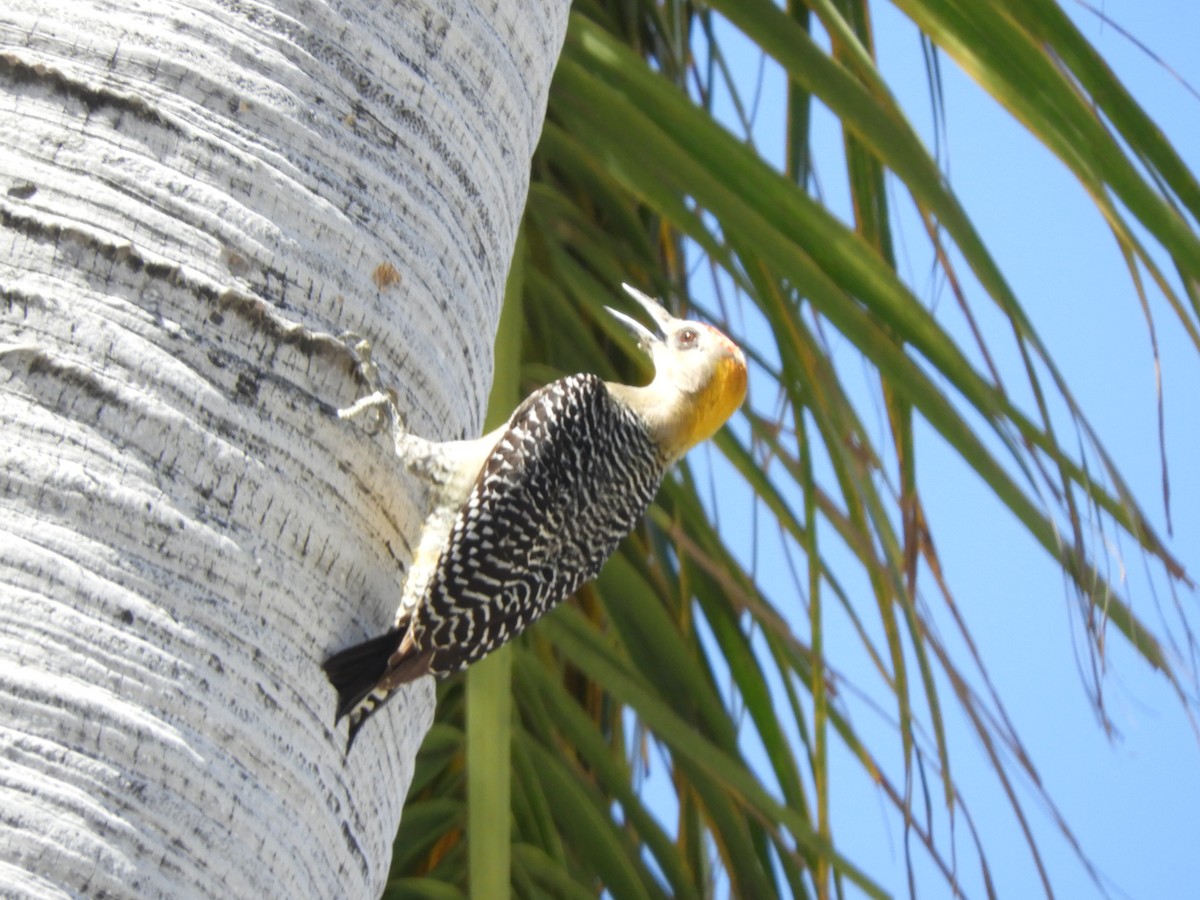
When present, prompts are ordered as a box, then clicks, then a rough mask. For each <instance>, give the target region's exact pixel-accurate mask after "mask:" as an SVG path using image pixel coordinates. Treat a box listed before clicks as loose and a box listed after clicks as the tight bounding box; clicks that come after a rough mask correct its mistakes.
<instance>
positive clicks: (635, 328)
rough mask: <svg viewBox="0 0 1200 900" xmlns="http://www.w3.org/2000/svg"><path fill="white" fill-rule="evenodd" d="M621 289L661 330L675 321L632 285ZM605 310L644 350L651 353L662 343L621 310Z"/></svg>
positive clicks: (608, 308) (609, 308) (654, 301)
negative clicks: (652, 349)
mask: <svg viewBox="0 0 1200 900" xmlns="http://www.w3.org/2000/svg"><path fill="white" fill-rule="evenodd" d="M621 287H623V288H624V289H625V293H627V294H628V295H629V296H630V297H632V298H633V299H634V300H636V301H637V302H638V303H639V304H641V307H642V309H644V310H646V312H648V313H649V314H650V317H651V318H652V319H654V321H655V322H657V323H658V327H659V328H660V329H661V330H663V331H665V330H666V327H667V325H668V324H670V323H671V322H672V321H674V317H673V316H672V315H671V314H670V313H669V312H667V311H666V310H665V309H663V308H662V307H661V306H660V305H659V304H658V302H657V301H656V300H654V299H652V298H651V297H647V296H646V295H645V294H643V293H642V292H641V291H639V290H638V289H637V288H635V287H633V286H632V285H628V284H622V285H621ZM604 308H605V309H606V310H608V311H609V312H610V313H611V314H612V315H613V316H615V317H616V319H617V321H619V322H620V323H621V324H622V325H624V326H625V327H626V328H628V329H629V330H630V331H631V332H633V336H634V337H635V338H637V342H638V346H639V347H641V348H642V350H644V351H646V352H647V353H649V352H650V350H651V348H652V347H654V345H655V344H661V343H662V339H661V338H659V337H658V336H657V335H655V334H654V332H652V331H651V330H650V329H649V328H647V327H646V326H645V325H643V324H642V323H641V322H639V321H637V320H636V319H632V318H630V317H629V316H627V315H625V313H623V312H621V311H620V310H616V309H613V308H612V307H611V306H606V307H604Z"/></svg>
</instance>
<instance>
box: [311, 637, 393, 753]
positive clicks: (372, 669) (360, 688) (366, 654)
mask: <svg viewBox="0 0 1200 900" xmlns="http://www.w3.org/2000/svg"><path fill="white" fill-rule="evenodd" d="M403 637H404V635H403V633H402V632H401V630H400V629H398V628H393V629H392V630H391V631H389V632H387V634H381V635H380V636H379V637H374V638H371V639H370V640H368V641H363V642H362V643H361V644H355V645H354V646H353V647H347V648H346V649H345V650H339V651H338V652H337V653H335V654H333V656H331V657H329V659H327V660H325V662H324V663H322V664H321V668H322V669H324V670H325V674H326V676H328V678H329V681H330V683H331V684H332V685H333V686H334V688H335V689H336V690H337V694H338V705H337V713H336V717H335V719H334V721H335V722H340V721H341V720H342V718H343V717H344V716H345V715H346V714H347V713H349V712H350V710H352V709H354V707H356V706H358V704H359V703H361V702H362V700H363V698H364V697H366V696H367V694H369V693H371V691H373V690H374V689H375V687H376V685H378V684H379V679H381V678H382V677H383V675H384V673H385V672H387V668H388V658H389V657H390V656H391V655H392V654H393V653H395V652H396V650H397V648H399V646H400V641H401V639H402V638H403ZM353 730H356V729H352V731H353ZM351 740H353V734H351Z"/></svg>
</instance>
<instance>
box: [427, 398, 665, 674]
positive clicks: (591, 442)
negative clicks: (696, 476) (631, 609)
mask: <svg viewBox="0 0 1200 900" xmlns="http://www.w3.org/2000/svg"><path fill="white" fill-rule="evenodd" d="M662 476H663V465H662V462H661V460H660V458H659V452H658V449H657V447H656V446H655V445H654V443H653V441H652V440H651V439H650V436H649V434H648V433H647V431H646V427H645V424H644V423H643V422H642V421H641V419H640V418H638V417H637V416H636V415H635V414H634V413H633V412H632V411H630V410H629V409H628V408H627V407H626V406H625V405H624V404H622V403H621V402H619V401H618V400H616V399H615V398H614V397H613V396H612V394H611V393H610V392H609V390H608V388H607V387H606V386H605V384H604V382H603V381H602V380H601V379H600V378H598V377H596V376H595V375H575V376H572V377H569V378H564V379H561V380H560V381H556V382H554V383H553V384H550V385H547V386H546V387H545V388H543V389H541V390H540V391H538V392H536V393H535V394H533V395H532V396H530V397H529V398H528V399H527V400H526V402H525V403H523V404H522V405H521V407H519V408H518V409H517V411H516V412H515V413H514V414H513V416H512V418H511V419H510V420H509V425H508V429H507V430H506V431H505V432H504V434H503V436H502V437H501V438H500V440H499V441H498V442H497V444H496V447H495V449H494V450H493V451H492V455H491V457H490V458H489V459H488V461H487V463H486V464H485V465H484V467H483V471H482V472H481V473H480V475H479V480H478V481H477V482H476V484H475V488H474V490H473V491H472V492H471V496H470V498H469V499H468V500H467V503H466V504H465V505H464V506H463V507H462V509H461V510H460V511H459V514H458V517H457V519H456V520H455V522H454V525H453V527H452V529H451V532H450V538H449V540H448V541H447V544H446V548H445V550H444V551H443V553H442V557H441V560H440V561H439V564H438V567H437V570H436V572H435V574H434V576H433V579H432V580H431V582H430V585H429V590H428V593H427V596H426V599H425V601H424V603H422V604H421V606H420V608H419V609H418V610H417V613H416V616H415V621H414V623H413V626H412V630H413V644H414V649H417V650H423V651H433V657H432V660H431V665H430V670H431V671H432V672H434V673H435V674H448V673H450V672H456V671H458V670H460V669H463V668H465V667H466V666H468V665H470V664H471V663H472V662H475V661H476V660H478V659H480V658H481V657H483V656H485V655H487V654H488V653H490V652H491V651H492V650H494V649H496V648H497V647H499V646H500V645H501V644H503V643H505V642H506V641H508V640H510V639H511V638H513V637H515V636H516V635H518V634H520V633H521V632H522V631H524V630H525V629H526V628H527V627H528V626H529V625H530V624H531V623H533V622H534V621H535V620H537V619H538V618H539V617H540V616H542V615H543V614H544V613H545V612H547V611H548V610H549V609H550V608H551V607H553V606H554V605H555V604H557V603H559V602H561V601H562V600H563V599H564V598H566V597H568V596H570V595H571V594H572V593H574V592H575V590H576V589H578V588H579V587H580V586H581V585H583V584H584V583H585V582H587V581H590V580H591V579H593V578H595V577H596V575H597V574H599V572H600V569H601V567H602V566H603V565H604V562H605V560H607V559H608V557H609V556H611V555H612V553H613V551H614V550H615V549H616V548H617V545H618V544H619V543H620V541H621V539H622V538H623V537H625V535H627V534H629V532H630V531H632V530H633V528H634V527H635V526H636V525H637V523H638V520H639V519H640V518H641V517H642V515H643V514H644V513H645V511H646V508H647V507H648V506H649V505H650V502H651V501H652V500H653V499H654V495H655V493H656V492H657V491H658V487H659V484H660V482H661V481H662Z"/></svg>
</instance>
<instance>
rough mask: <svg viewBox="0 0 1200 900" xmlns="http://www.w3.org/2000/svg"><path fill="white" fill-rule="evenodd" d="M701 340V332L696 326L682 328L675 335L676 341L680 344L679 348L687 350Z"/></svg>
mask: <svg viewBox="0 0 1200 900" xmlns="http://www.w3.org/2000/svg"><path fill="white" fill-rule="evenodd" d="M699 340H700V332H698V331H697V330H696V329H695V328H681V329H680V330H679V332H678V333H677V334H676V335H675V343H676V344H678V345H679V349H681V350H687V349H689V348H691V347H695V346H696V343H697V341H699Z"/></svg>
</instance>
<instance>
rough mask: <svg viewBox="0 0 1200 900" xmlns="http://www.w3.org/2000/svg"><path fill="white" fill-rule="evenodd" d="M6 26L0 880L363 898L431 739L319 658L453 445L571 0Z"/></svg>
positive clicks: (17, 14)
mask: <svg viewBox="0 0 1200 900" xmlns="http://www.w3.org/2000/svg"><path fill="white" fill-rule="evenodd" d="M4 7H5V8H4V10H3V11H2V12H0V248H2V249H0V294H2V297H3V303H2V304H0V461H2V471H0V895H2V896H6V897H8V896H56V895H65V896H137V897H186V896H205V895H206V896H219V897H264V896H265V897H275V896H280V897H282V896H287V897H369V896H375V895H378V894H379V893H380V891H381V889H382V887H383V884H384V880H385V878H386V874H387V867H388V862H389V858H390V850H391V846H390V845H391V839H392V836H393V835H394V833H395V829H396V826H397V823H398V821H399V818H400V813H401V807H402V804H403V800H404V796H405V793H406V791H407V789H408V784H409V781H410V779H411V775H412V760H413V755H414V753H415V751H416V748H417V746H418V744H419V742H420V740H421V738H422V737H423V735H424V733H425V731H426V729H427V728H428V726H429V723H430V720H431V716H432V707H433V694H432V687H431V684H430V683H429V681H428V680H425V681H424V682H422V683H419V684H417V685H415V686H413V688H412V689H411V690H410V691H409V692H408V693H407V694H406V695H405V696H403V697H399V698H397V699H396V700H395V701H394V702H393V704H392V705H391V708H390V709H389V710H388V711H386V712H385V713H383V714H381V715H380V716H378V717H377V718H376V720H375V721H374V722H372V726H371V728H369V729H368V730H366V731H364V733H363V735H362V737H360V738H359V740H358V742H357V744H356V745H355V748H354V754H353V755H352V756H351V757H350V758H349V761H346V760H345V759H344V758H343V751H344V745H345V726H344V724H343V726H342V727H340V728H337V729H335V728H334V727H333V722H332V712H333V708H334V695H333V691H332V689H331V688H330V686H329V685H328V683H327V682H326V681H325V679H324V677H323V675H322V673H321V671H320V669H319V667H318V665H319V662H320V660H321V659H322V658H323V657H324V656H325V655H326V654H327V653H328V652H329V651H331V650H333V649H336V648H339V647H342V646H345V645H346V644H348V643H350V642H352V641H356V640H360V639H362V638H363V637H365V636H367V635H369V634H372V633H377V632H378V631H379V629H381V628H382V627H384V626H385V625H386V624H387V623H388V622H389V620H390V617H391V614H392V612H393V611H394V608H395V605H396V602H397V599H398V596H399V584H400V580H401V579H402V577H403V567H404V565H405V563H406V562H407V559H408V556H409V553H410V548H411V547H412V546H413V544H414V542H415V539H416V533H417V529H418V526H419V521H420V515H421V513H422V510H421V508H420V506H421V494H420V491H419V490H418V488H417V487H416V486H415V485H413V484H410V483H408V482H406V481H405V480H403V479H402V478H401V473H400V472H398V471H397V467H396V465H395V462H394V460H393V459H390V458H389V443H388V442H386V441H385V440H384V438H383V436H382V435H379V436H374V437H373V436H372V435H370V434H368V433H366V432H365V431H364V430H363V429H362V428H361V427H360V426H358V425H356V424H350V423H346V422H342V421H339V420H337V419H336V418H335V417H333V416H332V415H331V410H332V409H334V408H336V407H337V406H341V405H347V404H349V403H350V402H352V401H353V400H354V399H355V397H356V396H357V395H359V394H361V393H363V392H364V391H365V385H364V384H363V382H362V378H361V369H360V368H358V367H356V365H355V360H354V357H353V355H352V354H351V353H350V352H349V351H348V350H347V348H346V345H345V344H344V343H343V342H342V341H339V340H337V339H335V338H333V337H330V335H338V334H340V333H342V332H346V331H353V332H357V333H358V334H360V335H362V336H364V337H366V338H369V339H370V341H371V344H372V346H373V351H374V360H375V362H377V363H378V364H379V365H380V368H381V372H382V377H383V380H384V382H385V383H387V384H390V385H394V386H395V387H397V388H398V389H399V393H400V408H401V410H402V411H404V412H405V414H406V417H407V420H408V424H409V426H410V428H411V429H412V430H413V431H414V432H416V433H420V434H425V435H430V436H435V437H443V438H445V437H459V436H465V435H473V434H477V433H478V432H479V429H480V425H481V423H482V417H483V412H484V405H485V401H486V396H487V389H488V384H489V381H490V374H491V342H492V336H493V334H494V330H495V325H496V319H497V315H498V309H499V302H500V298H501V292H502V289H503V285H504V279H505V274H506V272H507V268H508V264H509V257H510V253H511V250H512V246H513V243H514V240H515V235H516V228H517V223H518V221H519V216H520V212H521V209H522V207H523V204H524V199H525V193H526V189H527V184H528V166H529V159H530V156H531V155H532V152H533V148H534V144H535V142H536V139H537V135H538V134H539V132H540V129H541V123H542V117H543V113H544V108H545V100H546V91H547V86H548V83H549V79H550V74H551V71H552V69H553V65H554V60H555V59H556V57H557V54H558V50H559V48H560V46H561V42H562V38H563V34H564V31H565V26H566V13H567V4H566V2H565V0H546V2H536V0H528V2H521V0H500V2H486V0H478V2H441V3H439V2H406V0H347V2H335V0H330V2H316V0H314V2H305V0H269V2H246V0H190V2H179V3H167V2H153V3H150V2H137V0H126V2H88V0H60V2H49V0H42V2H33V0H8V2H7V3H5V4H4Z"/></svg>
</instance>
